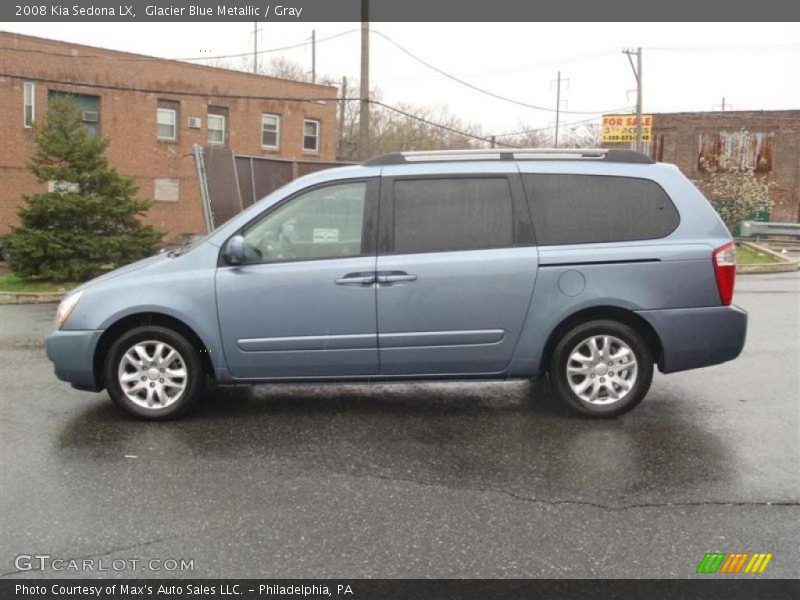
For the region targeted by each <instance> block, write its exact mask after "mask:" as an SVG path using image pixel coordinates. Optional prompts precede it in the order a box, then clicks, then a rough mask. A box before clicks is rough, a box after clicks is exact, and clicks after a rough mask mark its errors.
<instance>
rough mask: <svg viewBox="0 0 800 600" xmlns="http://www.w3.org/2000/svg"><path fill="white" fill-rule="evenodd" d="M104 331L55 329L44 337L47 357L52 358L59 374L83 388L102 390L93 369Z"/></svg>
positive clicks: (60, 376) (77, 386) (62, 378)
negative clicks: (99, 341) (98, 344)
mask: <svg viewBox="0 0 800 600" xmlns="http://www.w3.org/2000/svg"><path fill="white" fill-rule="evenodd" d="M101 335H103V332H102V331H69V330H63V329H56V330H54V331H53V332H52V333H51V334H50V335H48V336H47V338H46V339H45V350H46V351H47V358H49V359H50V360H51V361H52V362H53V366H54V367H55V372H56V377H58V378H59V379H60V380H61V381H67V382H69V383H71V384H72V387H75V388H78V389H81V390H91V391H95V392H96V391H100V390H101V389H103V388H102V386H101V385H99V384H98V383H97V378H96V377H95V373H94V351H95V348H97V341H98V340H99V339H100V336H101Z"/></svg>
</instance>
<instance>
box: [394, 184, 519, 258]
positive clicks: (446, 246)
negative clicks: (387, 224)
mask: <svg viewBox="0 0 800 600" xmlns="http://www.w3.org/2000/svg"><path fill="white" fill-rule="evenodd" d="M513 237H514V233H513V211H512V208H511V192H510V190H509V187H508V182H507V180H506V179H505V178H473V179H415V180H400V181H395V183H394V250H395V252H398V253H406V252H436V251H442V250H468V249H475V248H497V247H502V246H510V245H511V244H512V242H513Z"/></svg>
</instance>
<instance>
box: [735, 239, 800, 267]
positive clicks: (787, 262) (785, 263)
mask: <svg viewBox="0 0 800 600" xmlns="http://www.w3.org/2000/svg"><path fill="white" fill-rule="evenodd" d="M738 243H739V244H741V245H742V246H747V247H748V248H750V249H751V250H755V251H756V252H761V253H763V254H770V255H772V256H774V257H775V258H777V259H778V260H779V261H780V262H775V263H768V264H758V265H736V274H737V275H753V274H756V273H788V272H791V271H797V270H800V261H797V260H792V259H790V258H786V257H785V256H783V254H781V253H780V252H775V251H774V250H771V249H770V248H767V247H765V246H762V245H760V244H756V243H754V242H745V241H739V242H738Z"/></svg>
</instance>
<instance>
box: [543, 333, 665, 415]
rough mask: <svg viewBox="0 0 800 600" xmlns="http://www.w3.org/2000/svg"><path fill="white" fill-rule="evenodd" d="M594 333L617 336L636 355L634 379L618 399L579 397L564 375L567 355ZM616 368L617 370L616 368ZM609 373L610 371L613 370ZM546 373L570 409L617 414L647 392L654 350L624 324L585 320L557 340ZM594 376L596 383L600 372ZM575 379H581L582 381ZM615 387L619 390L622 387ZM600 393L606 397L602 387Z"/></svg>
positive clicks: (580, 412) (556, 391) (596, 334)
mask: <svg viewBox="0 0 800 600" xmlns="http://www.w3.org/2000/svg"><path fill="white" fill-rule="evenodd" d="M594 336H611V337H614V338H617V339H618V340H620V341H622V342H624V343H625V344H627V345H628V347H629V348H630V350H631V351H632V352H633V354H634V357H635V358H636V364H637V367H636V379H635V381H634V383H633V385H632V386H631V388H630V390H629V391H628V392H627V394H625V395H623V396H622V397H621V398H620V399H619V400H616V401H609V402H608V403H607V404H595V403H591V402H588V401H587V400H585V399H583V398H581V397H580V396H579V395H578V394H577V393H575V391H573V389H572V387H571V386H570V382H569V381H568V377H567V364H568V361H569V359H570V355H572V354H573V352H575V351H576V349H577V348H578V347H580V346H581V344H582V342H584V341H585V340H587V339H589V338H592V337H594ZM601 362H602V361H601ZM572 364H573V365H578V364H579V363H576V362H573V363H572ZM600 367H602V368H603V369H613V368H614V366H613V365H612V366H607V365H606V364H605V363H602V364H601V365H600ZM617 368H618V369H619V367H617ZM610 372H611V373H613V371H610ZM548 374H549V377H550V384H551V386H552V388H553V391H554V393H555V394H556V396H557V397H558V398H559V399H560V400H561V401H562V402H563V403H564V404H565V405H566V406H567V407H568V408H569V409H571V410H572V411H573V412H576V413H578V414H580V415H583V416H589V417H599V418H608V417H616V416H617V415H621V414H623V413H626V412H628V411H630V410H632V409H633V408H635V407H636V405H637V404H639V402H641V401H642V400H643V399H644V397H645V396H646V395H647V391H648V390H649V389H650V383H651V382H652V380H653V352H652V350H651V349H650V346H649V345H648V343H647V340H646V339H645V338H644V336H642V335H641V334H640V333H639V332H638V331H636V330H635V329H634V328H632V327H630V326H628V325H625V324H624V323H620V322H619V321H611V320H596V321H587V322H585V323H581V324H579V325H576V326H575V327H573V328H571V329H570V330H569V331H567V332H566V333H565V334H564V335H562V336H561V338H560V339H559V340H558V343H557V344H556V347H555V349H554V351H553V355H552V358H551V361H550V369H549V373H548ZM587 377H588V376H587ZM595 377H596V378H598V379H597V381H598V383H599V381H600V380H599V374H595V376H594V377H593V378H592V379H593V380H594V378H595ZM578 381H579V382H582V381H583V380H578ZM595 385H598V384H595ZM615 389H616V390H617V392H619V390H620V389H622V388H615ZM603 393H605V394H606V396H607V397H609V396H608V392H606V388H603Z"/></svg>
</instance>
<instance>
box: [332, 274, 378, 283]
mask: <svg viewBox="0 0 800 600" xmlns="http://www.w3.org/2000/svg"><path fill="white" fill-rule="evenodd" d="M336 283H337V284H338V285H370V284H373V283H375V274H374V273H348V274H347V275H345V276H344V277H340V278H339V279H337V280H336Z"/></svg>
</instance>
